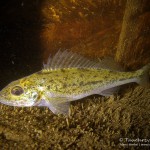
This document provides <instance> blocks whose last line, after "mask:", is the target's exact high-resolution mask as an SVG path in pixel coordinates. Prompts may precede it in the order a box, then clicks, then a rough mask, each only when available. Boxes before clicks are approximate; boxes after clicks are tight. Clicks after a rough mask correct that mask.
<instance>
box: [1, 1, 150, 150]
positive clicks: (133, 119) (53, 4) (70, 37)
mask: <svg viewBox="0 0 150 150" xmlns="http://www.w3.org/2000/svg"><path fill="white" fill-rule="evenodd" d="M149 3H150V2H149V1H148V0H145V1H144V0H139V1H136V0H132V1H131V0H128V1H126V0H97V1H94V0H80V1H77V0H61V1H60V0H33V1H30V0H22V1H20V0H11V1H1V2H0V14H1V15H0V90H1V89H2V88H3V87H5V86H6V85H7V84H8V83H10V82H11V81H14V80H17V79H19V78H22V77H24V76H27V75H30V74H32V73H34V72H36V71H39V70H41V69H42V67H43V66H42V65H43V62H46V60H47V58H48V57H49V55H50V54H51V55H53V54H55V53H56V52H57V51H58V50H59V49H61V50H65V49H68V50H69V51H72V52H76V53H79V54H81V55H83V56H86V57H88V58H91V59H97V58H102V57H105V56H111V57H113V58H114V59H115V60H116V61H118V62H119V63H120V64H121V65H122V66H123V68H124V69H125V70H127V71H131V70H137V69H139V68H141V67H142V66H144V65H146V64H147V63H149V62H150V50H149V48H150V19H149V18H150V4H149ZM149 115H150V89H149V88H144V87H141V86H137V85H136V84H129V85H127V86H124V87H123V88H122V89H121V91H120V93H119V94H118V95H115V96H111V97H110V98H108V97H107V98H106V97H102V96H97V95H94V96H90V97H87V98H84V99H82V100H80V101H77V102H73V103H72V105H71V115H70V117H69V118H66V117H65V116H57V115H54V114H53V113H52V112H51V111H50V110H49V109H48V108H46V107H43V108H42V107H31V108H18V107H12V106H6V105H3V104H0V149H4V150H5V149H21V150H22V149H98V150H99V149H107V150H108V149H115V150H116V149H125V148H127V147H131V148H133V149H134V148H135V149H138V148H139V149H140V148H141V147H140V145H136V146H133V145H132V146H131V145H129V144H133V142H131V141H126V138H129V139H137V138H140V139H150V118H149ZM137 143H138V142H134V144H137ZM123 144H124V145H123ZM138 144H139V143H138ZM145 144H148V142H145ZM149 146H150V142H149ZM142 148H143V149H144V148H148V146H142Z"/></svg>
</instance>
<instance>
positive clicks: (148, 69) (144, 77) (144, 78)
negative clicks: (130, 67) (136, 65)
mask: <svg viewBox="0 0 150 150" xmlns="http://www.w3.org/2000/svg"><path fill="white" fill-rule="evenodd" d="M138 71H140V72H141V71H142V73H141V75H140V77H139V78H138V81H137V83H138V84H140V85H142V86H145V87H147V86H149V83H150V80H149V73H150V63H149V64H147V65H146V66H144V67H143V68H142V69H140V70H138Z"/></svg>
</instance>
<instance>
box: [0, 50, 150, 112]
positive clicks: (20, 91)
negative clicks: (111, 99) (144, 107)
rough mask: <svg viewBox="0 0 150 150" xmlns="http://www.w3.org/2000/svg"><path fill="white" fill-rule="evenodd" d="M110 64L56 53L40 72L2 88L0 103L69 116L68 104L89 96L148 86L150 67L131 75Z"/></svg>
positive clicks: (69, 54) (69, 53) (66, 53)
mask: <svg viewBox="0 0 150 150" xmlns="http://www.w3.org/2000/svg"><path fill="white" fill-rule="evenodd" d="M108 62H109V63H108ZM112 64H113V62H112V61H110V60H109V61H107V60H106V59H105V60H102V61H91V60H88V59H86V58H84V57H83V56H80V55H78V54H76V53H72V52H69V51H63V52H62V51H58V52H57V53H56V54H55V55H54V56H53V57H50V58H49V59H48V61H47V63H46V64H44V68H43V69H42V70H41V71H39V72H36V73H34V74H32V75H29V76H27V77H24V78H21V79H19V80H16V81H13V82H11V83H10V84H8V85H7V86H6V87H5V88H4V89H2V90H1V91H0V102H1V103H3V104H6V105H10V106H20V107H28V106H47V107H49V109H50V110H51V111H52V112H53V113H55V114H59V113H60V114H68V112H69V105H70V102H71V101H75V100H78V99H81V98H83V97H86V96H89V95H92V94H99V95H103V96H110V95H112V94H113V93H114V92H115V90H116V87H119V86H120V85H123V84H126V83H130V82H136V83H138V84H141V85H144V84H147V83H148V78H149V70H150V64H148V65H146V66H144V67H143V68H142V69H139V70H137V71H133V72H123V71H118V68H117V67H116V66H117V65H114V66H115V67H114V66H113V65H112ZM116 68H117V69H116Z"/></svg>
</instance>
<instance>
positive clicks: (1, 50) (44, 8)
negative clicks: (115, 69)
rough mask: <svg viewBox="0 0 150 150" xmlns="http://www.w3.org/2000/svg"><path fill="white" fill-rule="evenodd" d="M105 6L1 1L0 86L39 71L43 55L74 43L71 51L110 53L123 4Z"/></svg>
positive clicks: (15, 0) (118, 28)
mask: <svg viewBox="0 0 150 150" xmlns="http://www.w3.org/2000/svg"><path fill="white" fill-rule="evenodd" d="M82 5H84V9H83V6H82ZM109 5H111V4H109V2H107V3H105V2H104V4H103V3H101V2H96V3H93V4H92V3H87V4H86V1H84V0H83V2H79V3H78V2H72V1H64V2H60V3H58V2H57V1H46V0H45V1H42V0H35V1H30V0H23V1H19V0H12V1H1V5H0V13H1V14H2V15H1V16H0V62H1V63H0V89H2V88H3V87H4V86H5V85H6V84H8V83H9V82H11V81H14V80H16V79H18V78H21V77H23V76H26V75H29V74H31V73H34V72H35V71H38V70H40V69H41V68H42V63H43V61H45V60H46V58H47V57H48V55H49V54H50V53H54V52H56V51H57V50H58V49H59V48H61V49H67V48H69V49H70V48H72V47H75V48H73V51H75V52H80V53H81V54H84V55H87V56H90V57H97V56H101V55H104V54H110V52H108V49H110V48H111V49H112V52H111V53H113V51H114V47H115V45H116V41H117V40H118V35H119V30H120V23H117V20H118V21H120V20H121V19H122V14H123V9H122V8H123V7H124V6H123V3H122V4H119V5H117V6H116V4H115V3H113V8H111V9H110V8H109ZM104 8H105V9H104ZM105 11H106V12H107V13H106V12H105ZM115 11H119V12H120V15H118V14H115ZM114 31H115V32H116V34H114ZM108 43H110V44H108ZM112 43H113V44H112Z"/></svg>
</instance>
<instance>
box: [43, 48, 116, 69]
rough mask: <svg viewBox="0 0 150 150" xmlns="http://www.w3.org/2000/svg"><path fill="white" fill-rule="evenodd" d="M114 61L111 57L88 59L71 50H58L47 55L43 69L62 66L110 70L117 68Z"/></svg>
mask: <svg viewBox="0 0 150 150" xmlns="http://www.w3.org/2000/svg"><path fill="white" fill-rule="evenodd" d="M106 62H107V63H106ZM112 64H113V65H112ZM114 64H116V62H115V61H113V59H111V58H109V59H108V58H107V59H103V60H98V59H97V60H96V61H94V60H89V59H87V58H85V57H83V56H81V55H79V54H77V53H73V52H71V51H67V50H65V51H60V50H59V51H58V52H57V53H56V54H55V55H54V56H53V57H49V58H48V61H47V63H46V64H44V69H43V70H55V69H62V68H103V69H110V70H119V69H118V68H117V67H116V68H115V66H116V65H114Z"/></svg>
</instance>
